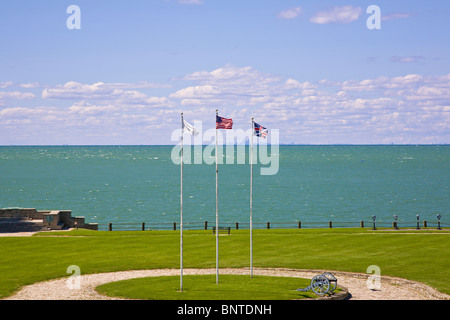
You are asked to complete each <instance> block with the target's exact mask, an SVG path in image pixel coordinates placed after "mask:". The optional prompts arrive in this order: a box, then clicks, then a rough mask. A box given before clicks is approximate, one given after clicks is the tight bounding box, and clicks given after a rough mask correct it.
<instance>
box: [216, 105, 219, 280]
mask: <svg viewBox="0 0 450 320" xmlns="http://www.w3.org/2000/svg"><path fill="white" fill-rule="evenodd" d="M218 115H219V110H218V109H216V122H217V116H218ZM218 179H219V167H218V156H217V124H216V284H218V283H219V184H218Z"/></svg>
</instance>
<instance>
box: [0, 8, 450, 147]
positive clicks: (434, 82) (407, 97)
mask: <svg viewBox="0 0 450 320" xmlns="http://www.w3.org/2000/svg"><path fill="white" fill-rule="evenodd" d="M72 4H75V5H77V6H78V7H79V9H80V14H79V15H76V12H75V11H71V10H70V11H69V13H68V12H67V9H68V7H69V6H70V5H72ZM371 5H376V6H378V7H379V8H380V15H379V18H380V19H378V20H377V19H376V18H377V17H376V15H375V16H374V15H373V14H375V13H376V12H375V11H371V10H369V12H368V8H369V7H370V6H371ZM449 16H450V2H449V1H444V0H439V1H438V0H434V1H411V0H410V1H404V0H395V1H392V0H389V1H387V0H370V1H363V0H342V1H341V0H323V1H322V0H321V1H318V0H315V1H299V0H297V1H294V0H277V1H274V0H239V1H237V0H145V1H143V0H142V1H141V0H132V1H106V0H96V1H87V0H70V1H63V0H59V1H54V0H52V1H48V0H40V1H31V0H21V1H2V2H0V39H1V49H0V145H46V144H48V145H62V144H69V145H85V144H89V145H90V144H146V145H149V144H175V143H177V141H172V140H171V135H172V132H173V131H174V130H176V129H178V128H179V126H180V112H184V114H185V119H186V120H187V121H189V122H191V123H193V122H194V121H202V122H203V126H202V127H203V130H206V129H208V128H214V126H215V110H216V108H218V109H219V114H220V115H221V116H223V117H231V118H233V120H234V127H235V128H240V129H247V128H248V127H249V126H250V118H251V117H252V116H253V117H255V121H257V122H258V123H260V124H262V125H263V126H266V127H268V128H269V129H278V130H279V134H280V143H297V144H391V143H395V144H435V143H446V144H448V143H450V41H448V31H449V30H450V19H449ZM78 18H79V19H78ZM368 20H369V26H374V25H375V24H374V23H375V22H377V21H379V26H380V27H381V28H380V29H373V28H369V27H368ZM77 22H79V23H80V24H79V27H80V28H79V29H76V28H75V29H73V28H72V27H73V26H76V23H77ZM68 25H69V26H68Z"/></svg>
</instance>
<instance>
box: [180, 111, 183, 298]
mask: <svg viewBox="0 0 450 320" xmlns="http://www.w3.org/2000/svg"><path fill="white" fill-rule="evenodd" d="M180 167H181V169H180V170H181V172H180V177H181V178H180V180H181V181H180V185H181V187H180V291H181V292H183V112H182V113H181V166H180Z"/></svg>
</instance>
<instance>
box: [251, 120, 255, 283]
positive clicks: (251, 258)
mask: <svg viewBox="0 0 450 320" xmlns="http://www.w3.org/2000/svg"><path fill="white" fill-rule="evenodd" d="M254 126H255V125H254V121H253V117H252V131H251V142H250V278H253V133H254V130H255V128H254Z"/></svg>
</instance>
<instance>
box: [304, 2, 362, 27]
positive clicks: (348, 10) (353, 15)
mask: <svg viewBox="0 0 450 320" xmlns="http://www.w3.org/2000/svg"><path fill="white" fill-rule="evenodd" d="M361 13H362V9H361V7H353V6H351V5H349V6H343V7H333V8H331V9H330V10H328V11H320V12H318V13H316V14H315V15H314V16H312V17H311V19H310V21H311V22H313V23H317V24H328V23H350V22H353V21H355V20H358V18H359V16H360V15H361Z"/></svg>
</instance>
